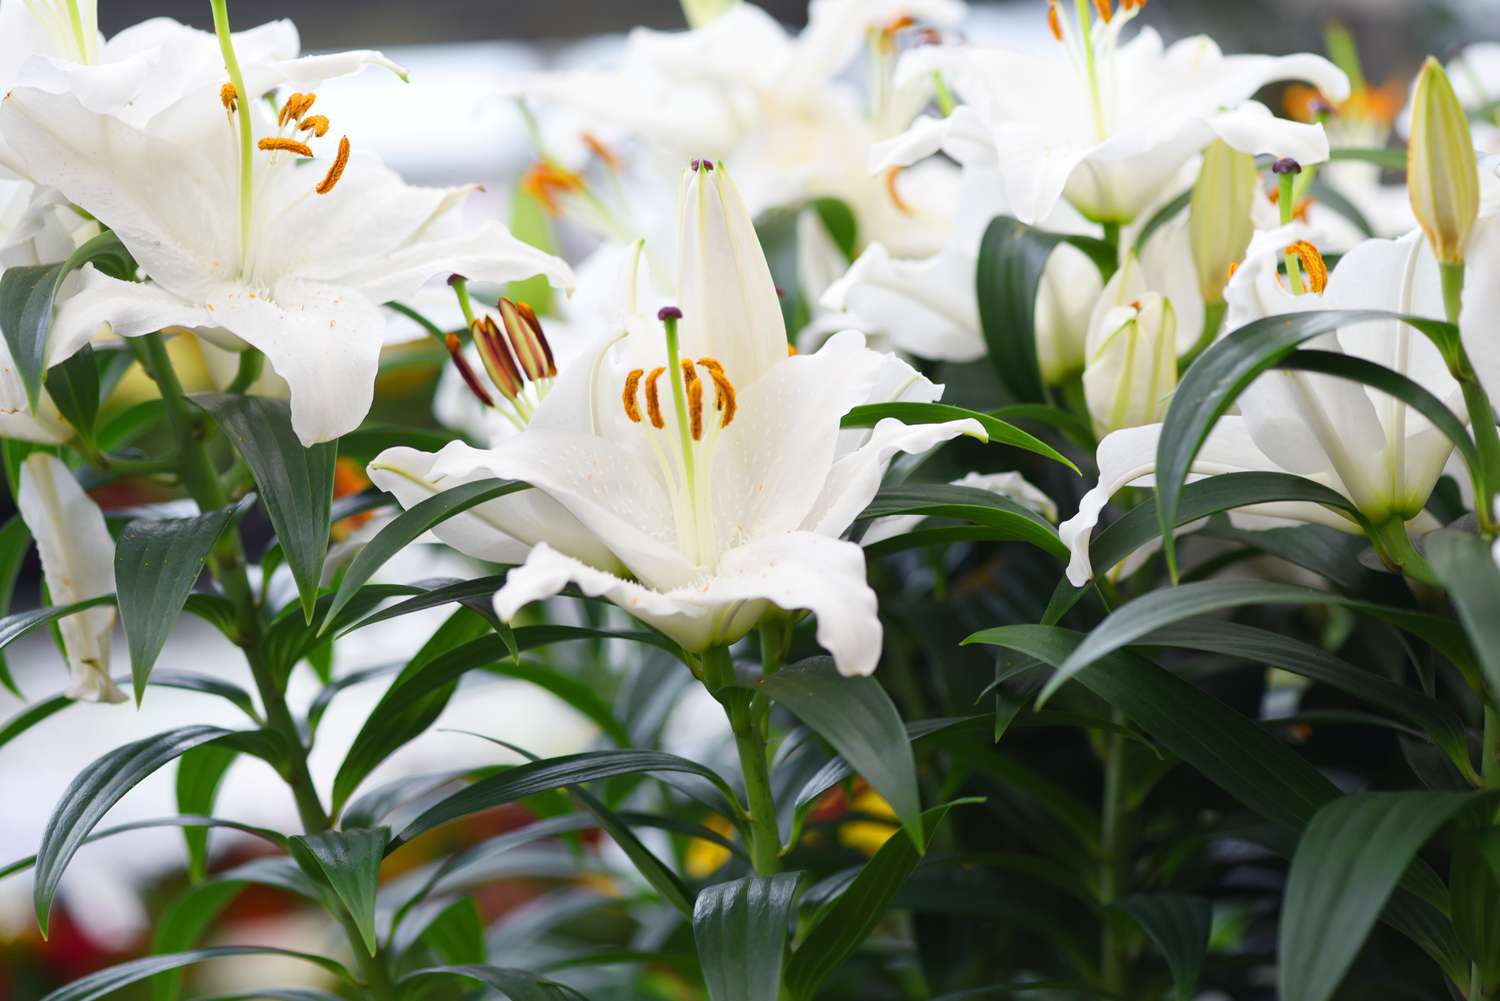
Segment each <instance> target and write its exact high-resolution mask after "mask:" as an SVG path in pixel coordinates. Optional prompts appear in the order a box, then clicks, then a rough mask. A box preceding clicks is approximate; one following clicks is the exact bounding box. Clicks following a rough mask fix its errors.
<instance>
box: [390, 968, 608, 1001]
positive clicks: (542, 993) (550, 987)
mask: <svg viewBox="0 0 1500 1001" xmlns="http://www.w3.org/2000/svg"><path fill="white" fill-rule="evenodd" d="M446 977H462V978H464V979H466V980H472V981H474V982H475V983H477V984H483V985H484V986H485V987H488V988H490V989H491V990H493V991H496V992H498V993H499V994H500V996H501V997H503V998H505V999H506V1001H574V999H576V998H580V997H582V995H580V994H578V993H577V992H576V991H573V990H571V989H570V988H567V987H564V986H563V985H562V984H557V983H553V982H552V981H550V980H547V979H545V978H543V977H539V976H537V975H536V974H535V973H528V972H526V971H525V970H516V969H510V968H508V967H503V966H473V965H465V966H433V967H429V968H428V969H425V970H416V971H415V972H412V973H408V974H407V975H406V976H404V977H402V978H401V982H400V985H399V986H400V987H401V988H402V990H403V992H404V991H405V989H406V988H408V987H411V986H413V985H415V984H418V983H420V982H421V981H424V980H432V979H434V978H446Z"/></svg>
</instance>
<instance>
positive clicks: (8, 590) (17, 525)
mask: <svg viewBox="0 0 1500 1001" xmlns="http://www.w3.org/2000/svg"><path fill="white" fill-rule="evenodd" d="M30 548H31V532H30V530H29V529H27V527H26V522H24V521H22V520H21V516H20V515H19V514H13V515H11V516H10V518H8V519H6V522H5V526H4V527H3V528H0V616H4V615H6V613H8V612H9V611H10V601H11V598H12V597H13V596H14V595H15V591H16V580H17V579H18V578H19V577H20V576H21V564H22V563H23V562H25V560H26V553H27V551H28V550H30ZM0 685H4V686H5V687H6V688H7V689H9V690H10V692H11V694H12V695H14V696H15V697H16V698H18V699H19V698H24V696H22V694H21V690H20V689H19V688H17V687H16V682H15V679H13V678H12V677H11V676H10V665H9V664H7V663H6V661H5V654H4V653H3V652H0ZM3 732H4V730H3V728H0V733H3ZM4 743H5V741H4V740H3V739H0V744H4Z"/></svg>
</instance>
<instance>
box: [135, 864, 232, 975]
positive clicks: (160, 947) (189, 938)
mask: <svg viewBox="0 0 1500 1001" xmlns="http://www.w3.org/2000/svg"><path fill="white" fill-rule="evenodd" d="M248 885H249V884H248V883H247V882H246V881H245V880H239V879H215V880H213V881H211V882H207V883H194V884H192V885H189V886H187V887H184V888H183V890H182V892H181V893H179V894H178V895H177V896H176V897H174V898H172V902H171V903H169V904H168V905H167V906H166V908H165V909H164V910H163V911H162V912H161V915H160V916H159V917H158V918H157V921H156V927H155V929H154V930H153V932H152V935H151V951H152V952H154V953H159V954H160V953H172V952H185V951H187V950H189V949H191V948H192V947H193V946H195V945H197V944H198V943H199V942H201V941H202V940H203V936H204V935H206V934H207V933H208V929H209V928H210V927H211V926H212V925H213V923H214V921H215V920H217V919H218V917H219V915H220V914H222V913H224V910H225V908H227V907H228V906H229V905H230V904H232V903H234V901H235V898H237V897H238V896H239V895H240V893H241V892H243V891H244V889H245V887H246V886H248ZM181 995H182V971H181V970H180V969H175V970H167V971H165V972H163V973H158V974H157V975H156V976H154V977H152V978H151V1001H177V999H178V998H179V997H180V996H181Z"/></svg>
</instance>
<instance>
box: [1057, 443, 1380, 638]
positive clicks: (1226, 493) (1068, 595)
mask: <svg viewBox="0 0 1500 1001" xmlns="http://www.w3.org/2000/svg"><path fill="white" fill-rule="evenodd" d="M1287 501H1299V502H1303V503H1308V504H1321V505H1323V506H1324V507H1328V508H1331V509H1333V510H1335V511H1341V512H1343V513H1345V514H1348V515H1349V516H1350V518H1351V520H1352V518H1353V517H1354V515H1355V509H1354V505H1353V504H1352V503H1350V501H1349V499H1348V498H1347V497H1345V496H1344V495H1343V494H1341V493H1339V492H1337V491H1335V490H1331V489H1329V488H1328V487H1325V486H1323V484H1321V483H1317V482H1315V481H1313V480H1309V479H1307V478H1305V477H1302V476H1293V475H1291V474H1289V473H1224V474H1222V475H1220V476H1210V477H1208V478H1206V479H1202V480H1198V481H1197V482H1195V483H1189V484H1187V486H1186V487H1184V488H1183V491H1182V496H1181V500H1180V502H1179V504H1178V507H1177V512H1176V514H1175V516H1174V520H1173V523H1172V527H1173V528H1176V527H1179V526H1182V525H1187V524H1191V523H1192V522H1195V521H1198V520H1200V519H1202V518H1207V517H1210V516H1212V515H1215V514H1220V513H1222V512H1224V511H1232V510H1234V509H1236V508H1241V507H1249V506H1251V505H1254V504H1269V503H1280V502H1287ZM1162 530H1163V529H1162V523H1161V520H1160V513H1159V510H1158V506H1157V498H1156V497H1154V496H1152V497H1147V498H1146V499H1145V500H1144V501H1142V502H1141V503H1140V504H1139V505H1137V506H1136V507H1133V508H1131V509H1130V510H1129V511H1127V512H1126V513H1125V514H1124V515H1122V516H1121V517H1120V518H1118V519H1116V520H1115V521H1114V522H1112V523H1111V524H1110V525H1109V526H1108V527H1107V528H1105V529H1104V530H1103V531H1100V532H1097V533H1095V535H1094V539H1093V541H1092V542H1091V543H1090V544H1089V563H1090V565H1091V566H1093V568H1094V571H1095V573H1096V574H1102V573H1105V572H1107V571H1108V570H1109V569H1112V568H1113V567H1115V566H1118V565H1119V564H1120V563H1121V562H1122V561H1123V560H1125V559H1126V558H1127V557H1129V556H1130V555H1131V554H1132V553H1134V552H1136V551H1137V550H1139V549H1140V548H1141V547H1142V546H1145V545H1148V544H1150V543H1152V542H1155V541H1156V540H1157V539H1159V538H1161V537H1162ZM1086 591H1087V587H1078V588H1075V587H1073V586H1072V585H1071V584H1069V583H1068V581H1067V580H1063V581H1062V582H1061V583H1059V584H1058V590H1057V593H1056V594H1055V595H1054V596H1053V607H1052V608H1049V610H1048V614H1047V617H1046V619H1045V620H1044V621H1045V622H1046V623H1047V624H1049V625H1050V624H1052V623H1055V622H1056V621H1057V620H1059V619H1060V618H1062V616H1063V614H1064V613H1066V612H1067V610H1068V609H1070V608H1072V607H1073V606H1074V605H1075V604H1077V603H1078V600H1079V599H1080V598H1082V597H1083V595H1084V593H1085V592H1086Z"/></svg>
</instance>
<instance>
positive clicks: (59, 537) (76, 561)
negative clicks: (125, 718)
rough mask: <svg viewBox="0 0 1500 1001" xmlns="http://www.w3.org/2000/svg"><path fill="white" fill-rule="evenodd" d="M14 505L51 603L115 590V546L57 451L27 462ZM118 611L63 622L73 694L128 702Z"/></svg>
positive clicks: (101, 609)
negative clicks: (118, 675)
mask: <svg viewBox="0 0 1500 1001" xmlns="http://www.w3.org/2000/svg"><path fill="white" fill-rule="evenodd" d="M16 505H17V507H18V508H19V509H20V512H21V517H22V519H24V520H25V522H26V527H27V528H29V529H30V530H31V535H32V538H34V539H35V540H36V548H37V553H38V555H39V556H40V557H41V561H42V576H43V578H44V579H45V580H46V582H47V590H48V592H49V593H50V594H51V597H52V603H53V604H54V605H56V606H61V605H71V604H73V603H75V602H79V601H86V600H88V599H89V598H97V597H99V596H101V595H106V594H113V593H114V591H115V543H114V540H113V539H112V538H110V535H109V529H107V528H106V527H105V525H104V514H103V512H101V511H100V510H99V505H97V504H95V503H94V502H93V500H92V499H90V498H89V496H88V495H87V494H85V493H84V492H83V488H81V487H80V486H79V485H78V481H77V480H75V479H74V478H73V474H72V473H71V472H69V471H68V467H67V466H65V465H63V463H62V461H61V460H59V459H58V458H57V457H56V456H53V455H48V454H46V453H44V452H33V453H32V454H31V455H29V456H27V457H26V460H25V462H23V463H22V465H21V484H20V489H19V490H18V491H17V492H16ZM114 624H115V609H114V608H113V607H112V606H107V605H101V606H98V607H95V608H90V609H86V610H84V611H82V612H76V613H74V614H72V615H69V616H66V617H65V618H63V619H60V620H59V621H58V628H59V630H60V631H61V633H62V638H63V647H64V649H65V650H66V651H67V656H68V665H69V668H70V669H71V671H72V676H73V684H72V687H70V688H69V689H68V691H67V695H68V697H69V698H74V699H79V700H81V701H85V702H124V701H125V693H124V692H121V691H120V690H119V689H118V688H117V687H115V684H114V682H113V681H111V680H110V676H109V640H110V633H111V632H112V631H113V629H114Z"/></svg>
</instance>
